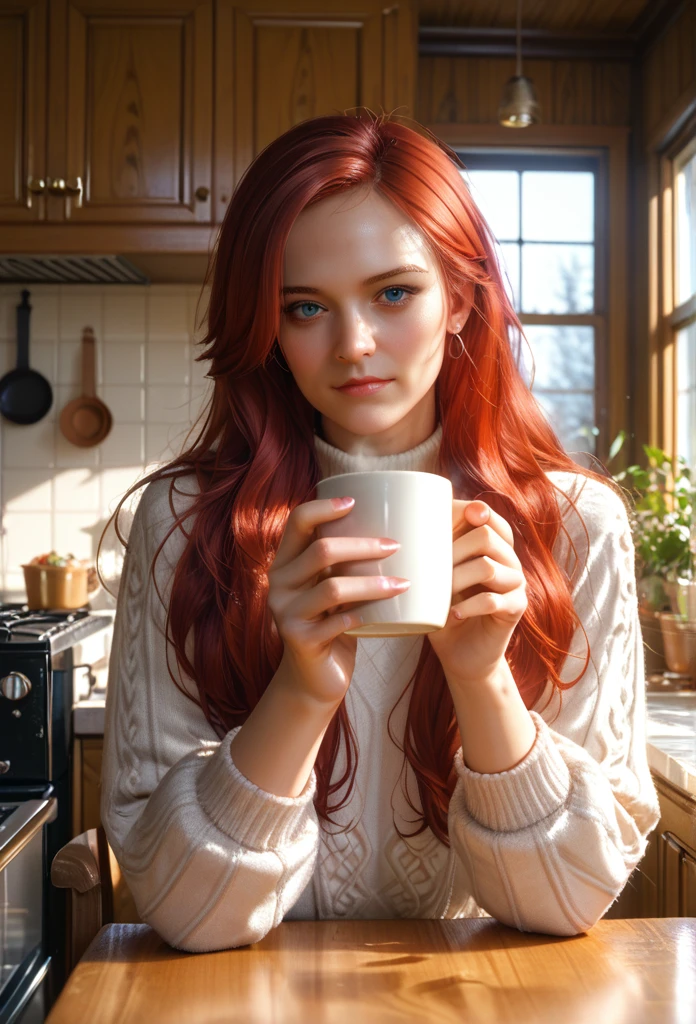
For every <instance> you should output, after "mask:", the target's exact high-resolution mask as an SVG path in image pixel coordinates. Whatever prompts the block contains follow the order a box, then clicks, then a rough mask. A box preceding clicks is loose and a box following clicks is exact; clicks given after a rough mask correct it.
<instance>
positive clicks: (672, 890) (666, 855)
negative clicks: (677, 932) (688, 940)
mask: <svg viewBox="0 0 696 1024" xmlns="http://www.w3.org/2000/svg"><path fill="white" fill-rule="evenodd" d="M660 839H661V843H660V850H661V855H662V870H661V872H660V877H661V881H662V909H661V913H660V917H679V874H680V861H681V853H682V850H681V846H680V845H679V843H677V842H676V841H675V839H674V838H673V836H672V835H671V833H669V832H663V833H662V835H661V836H660Z"/></svg>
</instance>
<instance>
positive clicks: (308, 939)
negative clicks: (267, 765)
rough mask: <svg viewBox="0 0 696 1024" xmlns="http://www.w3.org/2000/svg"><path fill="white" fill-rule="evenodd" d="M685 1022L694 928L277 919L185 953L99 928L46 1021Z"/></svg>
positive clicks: (693, 1015)
mask: <svg viewBox="0 0 696 1024" xmlns="http://www.w3.org/2000/svg"><path fill="white" fill-rule="evenodd" d="M117 1021H118V1022H119V1024H140V1022H143V1024H165V1022H166V1024H204V1022H205V1024H223V1022H224V1024H230V1022H240V1024H281V1022H282V1024H339V1022H340V1024H344V1022H346V1024H392V1022H397V1021H399V1022H402V1021H414V1022H415V1021H418V1022H419V1024H424V1022H431V1021H432V1022H437V1024H440V1022H442V1024H449V1022H452V1024H484V1022H485V1024H507V1022H510V1024H532V1022H533V1024H541V1022H543V1024H559V1022H561V1024H644V1022H646V1024H647V1022H651V1024H652V1022H654V1024H691V1022H692V1021H696V918H654V919H653V918H650V919H640V920H638V919H626V920H601V921H599V922H598V923H597V924H596V925H595V927H594V928H593V929H592V930H591V931H590V932H589V933H588V934H587V935H577V936H572V937H569V938H560V937H557V936H549V935H538V934H534V933H529V932H525V933H522V932H518V931H516V930H515V929H512V928H507V927H506V926H505V925H500V924H498V923H497V922H496V921H494V920H493V919H492V918H483V919H481V918H474V919H467V920H458V921H427V920H423V921H421V920H398V921H393V920H389V921H286V922H283V923H282V924H281V925H279V927H278V928H276V929H274V930H273V931H271V932H270V933H269V934H268V935H267V936H266V938H265V939H263V941H261V942H257V943H254V944H253V945H250V946H242V947H240V948H238V949H230V950H225V951H223V952H218V953H182V952H178V951H177V950H174V949H172V948H171V947H170V946H167V945H166V943H164V942H163V941H162V940H161V939H160V938H159V937H158V936H157V935H156V933H155V932H153V931H152V929H151V928H149V927H148V926H147V925H142V924H137V925H136V924H133V925H129V924H111V925H107V926H106V927H104V928H102V929H101V931H100V932H99V934H98V935H97V936H96V938H95V940H94V942H93V943H92V944H91V946H90V947H89V948H88V950H87V952H86V953H85V955H84V957H83V958H82V960H81V961H80V962H79V964H78V965H77V967H76V968H75V970H74V971H73V973H72V974H71V975H70V978H69V979H68V983H67V985H66V987H65V989H64V990H63V992H62V994H61V996H60V998H59V999H58V1001H57V1002H56V1004H55V1006H54V1007H53V1010H52V1012H51V1013H50V1015H49V1017H48V1019H47V1024H94V1022H99V1024H116V1022H117Z"/></svg>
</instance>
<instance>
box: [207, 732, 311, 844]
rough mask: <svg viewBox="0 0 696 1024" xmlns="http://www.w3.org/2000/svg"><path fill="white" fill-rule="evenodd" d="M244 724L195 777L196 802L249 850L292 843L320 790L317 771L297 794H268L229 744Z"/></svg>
mask: <svg viewBox="0 0 696 1024" xmlns="http://www.w3.org/2000/svg"><path fill="white" fill-rule="evenodd" d="M241 728H242V726H238V727H237V728H236V729H232V730H231V731H230V732H228V733H227V735H226V736H225V738H224V739H223V740H222V742H221V743H220V746H219V747H218V748H217V750H216V751H215V752H214V753H213V754H211V756H210V757H209V758H208V760H207V764H206V765H205V767H204V768H203V769H202V770H201V771H200V773H199V775H198V779H197V783H196V786H197V793H198V800H199V802H200V805H201V807H202V808H203V810H204V811H205V813H206V814H207V815H208V817H209V818H210V819H211V820H212V821H213V822H214V823H215V824H216V825H217V827H218V828H219V829H220V831H221V832H224V833H225V834H226V835H228V836H229V837H230V839H233V840H234V841H235V842H236V843H239V845H240V846H241V847H243V848H245V849H251V850H272V849H277V848H278V847H281V846H286V845H287V844H289V843H292V842H294V841H295V840H296V839H299V837H300V836H301V835H302V833H303V831H304V830H305V828H306V826H307V818H308V816H309V815H310V814H311V812H312V802H313V799H314V794H315V792H316V775H315V772H314V770H312V774H311V775H310V777H309V779H308V781H307V785H306V786H305V788H304V790H303V791H302V793H300V795H299V796H296V797H291V796H276V795H275V794H274V793H267V792H266V790H264V789H260V788H259V787H258V786H257V785H255V784H254V783H253V782H251V781H250V780H249V779H247V777H246V776H245V775H242V773H241V772H240V771H239V769H238V768H237V766H236V765H235V763H234V761H233V760H232V755H231V752H230V744H231V743H232V740H233V739H234V737H235V736H236V735H237V733H238V732H239V730H240V729H241Z"/></svg>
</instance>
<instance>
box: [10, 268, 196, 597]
mask: <svg viewBox="0 0 696 1024" xmlns="http://www.w3.org/2000/svg"><path fill="white" fill-rule="evenodd" d="M27 287H28V290H29V292H30V300H29V301H30V304H31V318H30V322H29V337H30V343H29V363H30V366H31V367H32V369H36V370H38V371H39V372H40V373H42V374H44V376H46V377H47V378H48V380H49V381H50V382H51V385H52V387H53V405H52V407H51V409H50V411H49V413H48V414H47V416H45V417H44V418H43V419H42V420H40V421H39V422H38V423H35V424H32V425H30V426H26V427H22V426H18V425H17V424H14V423H10V422H9V421H8V420H6V419H4V418H3V417H1V416H0V453H1V457H0V589H1V590H2V599H3V600H6V601H23V600H25V596H26V595H25V590H24V576H23V573H22V570H21V563H22V562H23V561H25V560H28V559H30V558H32V557H33V556H34V555H38V554H42V553H44V552H46V551H50V550H51V549H52V548H55V549H56V550H57V551H59V552H60V553H62V554H67V553H72V554H74V555H75V556H76V557H78V558H91V559H94V558H95V557H96V553H97V545H98V543H99V539H100V537H101V535H102V532H103V529H104V527H105V525H106V523H107V520H108V518H109V516H110V514H111V513H112V512H113V511H114V509H115V507H116V504H117V502H118V500H119V499H120V498H121V497H122V496H123V494H125V492H126V491H127V490H128V488H129V487H130V486H131V485H132V484H133V483H135V481H136V480H138V479H140V478H141V477H142V476H143V475H145V474H146V473H148V472H150V471H151V470H152V469H153V468H154V467H155V466H156V465H157V464H159V463H161V462H165V461H167V460H168V459H170V458H171V457H172V456H173V455H174V454H175V453H176V452H178V451H179V450H180V447H181V445H182V443H183V441H184V439H185V437H186V433H187V431H188V429H189V428H190V426H191V424H192V422H193V421H194V420H195V418H196V416H197V415H198V412H199V411H200V408H201V407H202V405H203V403H204V402H205V400H206V398H207V396H208V394H209V389H210V388H211V387H212V382H211V381H209V380H206V379H205V373H206V372H207V370H208V368H209V363H208V362H207V361H206V362H199V363H197V362H195V361H194V360H195V357H196V356H197V355H199V354H200V352H201V349H200V347H196V346H195V344H194V342H195V341H196V340H198V339H199V338H200V337H201V336H202V333H203V332H202V329H201V327H200V326H198V327H197V328H196V326H195V321H196V317H197V319H198V322H200V318H201V315H202V314H203V313H204V312H205V308H206V303H207V294H205V295H203V297H202V298H201V286H200V285H198V284H191V285H151V286H149V287H138V286H124V285H109V286H105V287H97V286H79V285H60V286H57V285H29V286H27ZM21 292H22V286H20V285H0V374H4V373H6V372H8V371H9V370H11V369H13V368H14V367H15V365H16V336H17V334H16V331H17V313H16V307H17V305H18V303H19V302H20V301H21ZM86 326H91V327H92V328H93V329H94V332H95V336H96V339H97V365H96V372H97V394H98V395H99V397H100V398H101V399H102V401H104V402H106V404H107V405H108V407H109V409H110V410H111V413H112V416H113V427H112V430H111V433H110V434H109V435H108V437H107V438H106V439H105V440H104V441H103V442H102V443H101V444H100V445H97V446H96V447H94V448H78V447H76V446H74V445H72V444H70V442H69V441H68V440H67V439H66V438H65V437H64V436H63V434H62V433H61V431H60V429H59V427H58V418H59V415H60V411H61V409H62V408H63V406H64V405H66V403H67V402H69V401H70V400H71V399H72V398H76V397H78V396H79V394H80V393H81V381H80V375H81V338H82V329H83V328H84V327H86ZM140 493H141V492H137V494H136V501H137V498H138V497H139V495H140ZM121 556H122V547H121V545H120V543H119V542H118V538H117V537H116V535H115V534H114V532H113V526H112V527H111V528H110V530H109V532H108V533H107V535H106V537H105V539H104V541H103V543H102V549H101V556H100V566H101V567H102V568H103V570H104V573H105V575H106V576H107V577H109V576H113V577H114V578H117V577H118V574H119V572H120V566H121ZM112 589H113V590H115V589H116V587H115V586H113V587H112ZM114 604H115V601H114V600H113V599H112V598H111V597H110V596H109V595H108V594H107V593H106V592H105V591H104V590H102V591H101V593H100V594H99V595H97V596H96V597H95V598H94V599H93V600H92V605H93V607H113V606H114Z"/></svg>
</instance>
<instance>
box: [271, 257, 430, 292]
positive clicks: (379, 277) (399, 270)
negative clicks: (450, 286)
mask: <svg viewBox="0 0 696 1024" xmlns="http://www.w3.org/2000/svg"><path fill="white" fill-rule="evenodd" d="M413 273H416V274H427V273H428V271H427V270H426V268H425V267H417V266H416V265H415V263H406V264H404V266H403V267H396V268H395V269H394V270H386V271H385V272H384V273H383V274H375V276H374V277H368V278H367V280H366V281H363V282H362V284H363V287H364V288H366V287H367V285H368V284H376V283H377V281H386V279H387V278H388V277H396V276H397V274H413ZM281 291H282V294H283V295H295V294H297V293H298V292H303V293H304V292H310V293H311V294H312V295H318V294H319V291H320V289H319V288H301V287H300V286H299V285H294V286H293V287H292V288H282V289H281Z"/></svg>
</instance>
